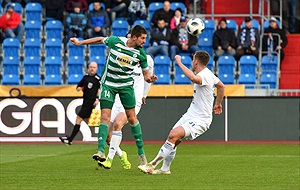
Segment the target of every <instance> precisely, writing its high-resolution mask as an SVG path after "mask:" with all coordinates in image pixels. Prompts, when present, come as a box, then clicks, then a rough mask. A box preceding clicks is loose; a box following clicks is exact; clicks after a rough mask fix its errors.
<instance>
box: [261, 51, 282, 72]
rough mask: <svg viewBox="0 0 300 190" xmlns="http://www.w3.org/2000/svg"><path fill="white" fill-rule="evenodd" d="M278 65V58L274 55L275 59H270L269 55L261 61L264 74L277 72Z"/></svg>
mask: <svg viewBox="0 0 300 190" xmlns="http://www.w3.org/2000/svg"><path fill="white" fill-rule="evenodd" d="M278 64H279V63H278V57H277V56H275V55H273V57H272V58H270V57H268V55H264V56H263V57H262V59H261V69H262V72H273V73H274V72H277V68H278Z"/></svg>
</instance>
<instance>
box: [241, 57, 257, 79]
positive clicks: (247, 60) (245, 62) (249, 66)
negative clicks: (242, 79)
mask: <svg viewBox="0 0 300 190" xmlns="http://www.w3.org/2000/svg"><path fill="white" fill-rule="evenodd" d="M239 62H240V74H251V75H254V76H256V66H257V59H256V57H255V56H254V55H243V56H242V57H241V58H240V61H239Z"/></svg>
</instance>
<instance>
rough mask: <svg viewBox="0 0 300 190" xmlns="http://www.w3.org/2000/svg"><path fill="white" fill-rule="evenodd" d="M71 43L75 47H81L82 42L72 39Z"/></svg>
mask: <svg viewBox="0 0 300 190" xmlns="http://www.w3.org/2000/svg"><path fill="white" fill-rule="evenodd" d="M70 42H71V43H72V44H73V45H75V46H79V45H81V43H80V41H79V40H78V39H77V38H70Z"/></svg>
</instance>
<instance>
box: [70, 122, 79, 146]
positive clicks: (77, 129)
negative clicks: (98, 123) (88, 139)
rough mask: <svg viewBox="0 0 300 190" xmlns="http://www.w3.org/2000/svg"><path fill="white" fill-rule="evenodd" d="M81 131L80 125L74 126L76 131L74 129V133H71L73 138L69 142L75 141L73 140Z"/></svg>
mask: <svg viewBox="0 0 300 190" xmlns="http://www.w3.org/2000/svg"><path fill="white" fill-rule="evenodd" d="M79 129H80V125H77V124H75V125H74V129H73V131H72V133H71V136H70V137H69V138H68V140H69V141H71V142H72V141H73V139H74V138H75V136H76V135H77V133H78V132H79Z"/></svg>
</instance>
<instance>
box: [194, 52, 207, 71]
mask: <svg viewBox="0 0 300 190" xmlns="http://www.w3.org/2000/svg"><path fill="white" fill-rule="evenodd" d="M209 59H210V57H209V54H208V53H207V52H206V51H196V53H195V54H194V57H193V70H194V67H195V63H196V62H198V63H199V64H201V65H204V66H207V64H208V62H209Z"/></svg>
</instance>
